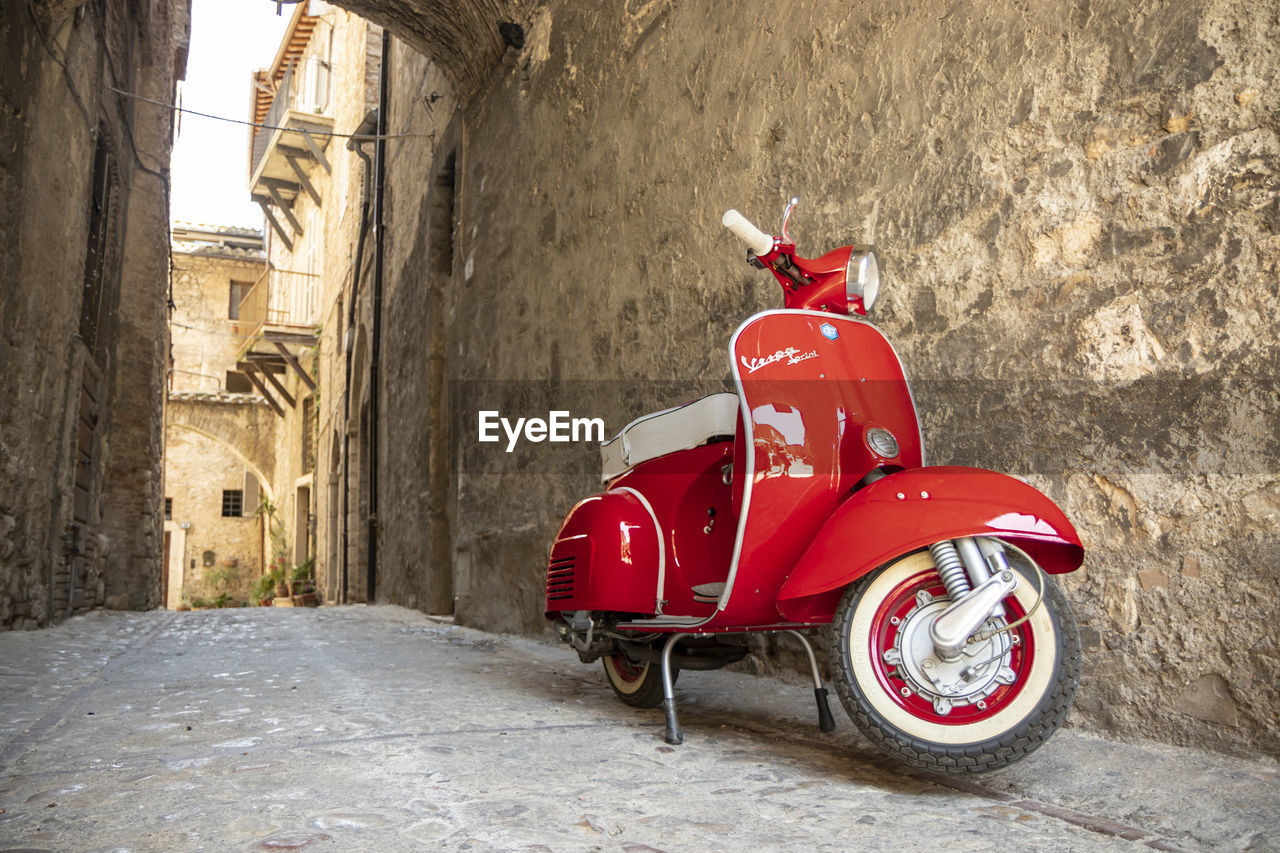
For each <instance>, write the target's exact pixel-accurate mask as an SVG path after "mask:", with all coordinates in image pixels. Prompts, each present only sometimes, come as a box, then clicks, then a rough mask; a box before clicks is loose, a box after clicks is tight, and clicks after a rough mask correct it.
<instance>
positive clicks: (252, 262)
mask: <svg viewBox="0 0 1280 853" xmlns="http://www.w3.org/2000/svg"><path fill="white" fill-rule="evenodd" d="M265 271H266V263H265V261H264V260H263V259H262V258H261V257H258V258H253V257H238V256H235V255H230V256H228V255H225V254H216V253H195V252H181V251H174V252H173V289H172V297H173V304H174V307H173V311H172V314H171V317H170V320H171V323H170V327H169V328H170V335H171V338H172V343H171V347H170V353H171V356H172V365H171V367H170V370H169V390H170V391H174V392H178V393H184V392H201V393H217V392H219V391H226V390H227V388H226V382H227V371H231V370H235V369H236V353H237V352H238V351H239V350H240V347H241V346H242V345H243V344H244V342H245V339H247V338H248V336H249V334H250V333H252V331H253V330H252V329H249V328H247V326H246V324H244V323H241V322H238V321H236V320H233V319H231V318H230V316H229V315H230V313H231V311H230V308H231V282H232V281H240V282H248V283H250V284H253V283H254V282H257V281H258V279H259V278H261V276H262V274H263V273H264V272H265Z"/></svg>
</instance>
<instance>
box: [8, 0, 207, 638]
mask: <svg viewBox="0 0 1280 853" xmlns="http://www.w3.org/2000/svg"><path fill="white" fill-rule="evenodd" d="M189 21H190V6H189V2H188V0H157V1H156V2H150V3H141V4H140V3H127V2H124V0H94V2H88V3H79V2H73V0H55V2H47V3H32V2H20V0H6V2H5V3H4V14H3V16H0V44H3V45H4V47H3V49H0V110H2V111H3V114H4V119H3V121H0V627H4V628H31V627H35V626H38V625H47V624H49V623H50V622H52V621H54V620H57V619H61V618H63V617H65V616H68V615H70V614H72V613H78V612H81V611H83V610H86V609H89V608H93V607H100V606H103V605H106V606H109V607H119V608H139V609H141V608H148V607H154V606H156V605H158V604H160V603H161V597H162V583H163V580H162V576H161V569H160V566H161V560H160V557H161V550H162V534H161V511H162V495H161V491H160V486H161V471H160V453H161V444H162V441H163V420H162V407H163V401H164V383H165V367H166V356H167V352H168V336H167V331H166V312H165V305H166V303H167V301H168V285H169V276H168V268H169V267H168V264H169V248H168V230H169V221H168V162H169V152H170V148H171V145H172V138H173V114H172V112H171V111H170V110H169V109H167V108H163V107H158V106H155V105H153V104H149V103H147V102H145V101H141V100H137V99H136V98H134V97H131V96H133V95H137V96H142V97H145V98H149V99H151V100H154V101H158V102H160V103H164V104H167V103H172V102H173V99H174V90H175V82H176V81H177V80H178V79H179V78H181V77H182V75H183V73H184V69H185V66H186V52H187V43H188V29H189Z"/></svg>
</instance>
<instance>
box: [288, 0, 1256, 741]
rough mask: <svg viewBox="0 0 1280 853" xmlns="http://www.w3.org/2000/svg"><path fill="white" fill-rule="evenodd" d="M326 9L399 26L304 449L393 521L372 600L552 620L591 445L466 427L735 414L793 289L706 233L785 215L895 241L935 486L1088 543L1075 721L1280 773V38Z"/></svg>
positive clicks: (890, 20) (839, 19)
mask: <svg viewBox="0 0 1280 853" xmlns="http://www.w3.org/2000/svg"><path fill="white" fill-rule="evenodd" d="M341 5H343V6H344V7H347V8H350V9H352V10H354V11H357V12H359V13H360V14H363V15H367V16H368V17H369V18H371V19H372V20H375V21H379V22H381V23H383V24H384V25H386V26H387V27H388V28H389V29H390V30H391V31H392V32H393V33H394V34H395V38H392V39H391V40H390V42H389V45H387V48H386V50H385V51H383V52H382V61H383V63H384V65H385V68H386V73H385V74H384V75H383V79H384V80H386V81H387V83H388V85H387V89H386V93H385V96H384V99H385V103H384V107H385V108H384V109H383V110H382V111H381V112H380V120H381V125H382V129H384V130H385V131H386V136H387V138H386V139H385V140H384V141H383V142H382V143H380V144H379V145H378V146H373V147H377V148H379V149H380V151H379V152H377V153H376V154H375V158H374V159H375V168H374V172H375V175H380V176H381V178H380V179H379V178H377V177H375V179H374V182H373V183H374V195H375V197H380V198H381V202H382V203H381V204H375V213H374V218H375V221H377V222H378V225H377V226H375V227H374V228H373V229H372V230H371V231H370V233H369V236H368V239H367V240H366V241H365V242H366V245H365V247H364V248H365V250H366V255H364V256H361V255H359V254H358V253H357V255H355V256H354V260H353V263H352V264H350V265H349V266H355V265H360V269H361V276H365V275H371V276H373V278H372V279H366V278H363V277H361V278H358V279H357V280H356V281H357V283H356V284H354V285H353V283H352V282H351V281H350V280H347V279H345V278H343V280H342V287H343V288H345V294H346V295H345V297H344V298H345V299H346V300H348V301H347V302H346V303H345V304H346V306H348V308H347V310H350V308H349V307H350V306H351V305H352V304H353V302H352V301H351V296H350V294H351V293H352V292H355V293H356V297H355V300H354V301H355V304H356V305H357V309H356V316H357V317H361V316H367V317H368V322H367V323H366V322H365V321H363V320H360V321H358V324H357V326H356V328H355V329H353V330H352V339H351V340H350V342H349V343H348V342H347V341H348V339H347V338H346V337H345V336H344V338H343V342H344V346H351V347H354V350H355V352H356V355H357V357H356V358H355V359H354V360H353V370H352V372H351V374H350V375H351V382H350V383H349V384H348V386H347V388H348V397H349V399H351V400H352V401H353V405H352V406H351V409H350V416H349V417H348V418H346V419H345V421H344V420H342V419H341V418H337V417H336V414H337V412H335V413H334V414H335V417H334V418H333V419H332V420H333V423H334V427H335V428H334V429H332V430H328V429H326V430H324V431H323V433H324V434H325V435H332V436H334V437H333V438H330V439H329V440H328V441H329V444H328V445H327V446H328V448H329V451H328V452H325V451H324V450H323V448H322V453H321V455H320V462H319V466H320V468H319V470H320V471H323V472H326V473H327V477H328V481H329V482H330V483H334V482H335V480H337V481H342V480H344V479H348V480H349V482H350V484H352V485H351V487H350V488H349V489H348V490H347V491H346V492H345V493H344V494H345V495H346V499H347V501H348V506H349V507H354V508H355V509H354V511H349V512H348V513H347V514H346V516H345V517H346V519H347V521H348V522H350V523H349V524H348V525H347V527H346V529H345V535H346V536H347V537H350V538H351V539H353V540H354V539H358V538H359V537H361V536H366V535H368V534H369V532H370V531H372V533H373V536H372V546H371V547H370V546H369V545H367V544H361V545H360V546H359V547H356V548H354V549H352V548H348V549H347V554H348V557H351V558H352V559H350V560H349V563H350V565H349V566H348V579H349V580H350V579H351V578H353V577H354V578H367V579H368V580H366V581H365V584H366V586H365V589H364V590H363V592H364V593H365V594H369V595H370V597H372V598H374V599H375V600H378V601H389V602H398V603H404V604H410V605H413V606H418V607H422V608H424V609H428V610H444V609H448V602H452V604H453V606H454V607H455V608H456V612H457V617H458V618H459V620H460V621H463V622H466V623H468V624H471V625H476V626H480V627H485V628H489V629H494V630H510V631H525V632H536V631H540V630H544V623H543V621H542V617H541V612H540V611H541V597H542V583H543V561H544V560H545V555H546V550H547V546H548V543H549V542H550V540H551V537H552V535H553V533H554V531H555V529H556V526H557V524H558V522H559V520H560V518H561V516H562V514H563V513H564V512H565V510H567V509H568V507H569V506H570V505H571V504H572V503H573V501H574V500H575V499H576V498H578V497H580V496H582V495H585V494H589V493H590V492H591V491H592V490H593V489H594V488H595V485H596V484H595V482H594V481H593V480H594V478H593V476H592V472H591V468H592V460H593V454H594V450H593V449H592V448H590V447H587V446H583V447H577V448H564V449H562V448H556V449H554V450H553V449H551V448H549V446H547V445H542V446H541V447H540V448H538V449H537V451H536V452H534V451H533V450H531V449H530V448H528V447H526V448H525V450H524V451H523V452H516V453H512V454H509V455H508V454H504V453H503V452H502V450H501V448H497V449H495V448H494V446H493V445H488V446H483V447H482V446H480V445H479V444H477V442H476V441H475V435H476V421H475V418H476V415H475V412H476V411H477V408H478V406H477V405H476V403H477V402H478V401H480V400H481V399H482V398H486V397H487V398H488V399H498V400H502V401H505V402H506V403H509V404H510V405H511V406H513V407H523V410H522V412H521V413H522V414H531V413H536V412H537V409H538V407H539V406H543V405H546V404H547V403H548V402H554V403H555V404H556V407H557V408H568V409H571V410H573V411H574V413H575V414H579V413H581V414H590V415H591V416H598V417H603V418H605V419H606V422H607V424H608V426H609V428H610V429H611V430H614V429H617V428H619V427H621V426H622V425H623V424H624V423H626V422H627V421H628V420H629V419H630V418H631V417H634V416H635V415H638V414H640V413H641V412H643V411H645V410H646V409H649V408H656V407H658V406H662V405H665V404H667V403H669V402H670V400H671V399H673V398H674V399H677V400H678V399H689V396H688V394H689V393H690V391H691V390H693V389H696V390H697V391H702V392H705V391H713V390H719V389H721V388H723V387H724V384H725V382H726V379H727V370H726V362H725V345H726V341H727V339H728V337H729V335H730V334H731V333H732V331H733V329H734V328H735V326H736V325H737V323H738V322H739V320H740V319H741V318H743V317H745V316H746V315H747V314H749V313H750V312H752V311H754V310H758V309H761V308H765V307H769V306H772V305H776V304H778V299H777V294H776V292H775V291H774V289H773V287H774V286H773V284H772V282H771V281H769V280H768V279H767V278H765V277H763V276H761V275H760V274H758V273H756V272H754V271H752V270H751V269H749V268H747V267H744V266H743V265H742V259H741V251H740V248H739V246H737V245H736V244H735V242H734V241H733V240H732V239H731V238H730V237H728V236H727V235H726V234H725V233H724V231H723V229H722V228H721V227H720V225H719V216H720V214H721V212H722V211H723V210H724V209H726V208H728V207H738V208H740V209H741V210H743V211H744V212H747V213H748V214H749V215H750V216H751V217H752V218H754V219H756V220H757V221H758V222H759V223H760V224H761V225H763V226H765V227H772V226H773V225H774V222H775V217H776V216H777V215H778V213H779V212H780V211H781V208H782V204H783V201H784V200H785V198H786V197H787V196H788V195H790V194H793V193H794V194H798V195H800V197H801V199H802V202H801V207H800V209H799V211H798V212H797V214H796V217H795V219H794V222H793V233H795V234H797V235H798V237H799V239H800V241H801V246H802V249H804V250H812V251H817V250H820V249H823V248H826V247H828V246H831V245H835V244H839V243H843V242H848V241H849V240H851V239H856V240H860V241H863V242H872V243H875V244H877V245H878V247H879V249H880V252H881V256H882V258H883V259H884V261H885V267H886V270H887V276H888V283H887V286H886V290H885V292H884V296H883V297H882V303H881V304H880V305H879V306H877V309H876V311H875V317H874V318H873V319H875V321H876V322H877V323H878V324H879V325H880V326H881V327H882V328H883V329H884V330H885V331H886V332H887V334H888V335H889V336H890V338H891V339H892V340H894V341H895V343H896V345H897V347H898V349H899V352H900V353H901V355H902V357H903V360H904V362H905V363H906V365H907V368H908V371H909V372H910V374H911V375H912V377H913V379H914V380H915V388H916V392H917V398H918V402H919V404H920V409H921V412H922V415H923V417H924V420H925V434H926V439H927V442H928V446H929V450H930V460H931V461H932V462H933V463H935V464H944V463H957V464H968V465H977V466H983V467H991V468H996V469H1000V470H1005V471H1010V472H1012V473H1015V474H1019V475H1022V476H1024V477H1026V478H1028V479H1029V480H1031V481H1032V482H1033V483H1035V484H1036V485H1037V486H1039V487H1040V488H1042V489H1044V490H1045V491H1046V492H1048V494H1049V495H1051V496H1052V497H1053V498H1054V499H1056V500H1057V501H1058V502H1060V503H1061V504H1062V505H1063V506H1064V507H1065V509H1066V510H1067V512H1068V514H1069V515H1070V516H1071V517H1072V518H1073V519H1074V520H1075V522H1076V524H1077V526H1078V528H1079V529H1080V531H1081V533H1082V535H1083V537H1084V539H1085V543H1086V546H1087V547H1088V557H1087V561H1086V564H1085V567H1084V569H1083V571H1081V572H1079V573H1077V574H1075V575H1073V576H1071V577H1067V578H1064V579H1063V581H1062V585H1063V586H1064V588H1065V589H1066V592H1067V594H1068V597H1069V598H1070V600H1071V601H1072V603H1073V605H1074V606H1075V608H1076V610H1077V613H1078V616H1079V618H1080V621H1081V623H1082V625H1083V627H1084V635H1085V644H1086V650H1085V656H1086V664H1085V675H1084V684H1083V686H1082V688H1081V691H1080V698H1079V700H1078V702H1077V705H1076V711H1075V717H1074V719H1075V721H1076V723H1077V724H1079V725H1084V726H1091V727H1097V728H1100V729H1105V730H1108V731H1111V732H1113V733H1118V734H1122V735H1142V736H1149V737H1159V738H1165V739H1167V740H1170V741H1173V742H1180V743H1188V742H1194V743H1199V744H1204V745H1217V746H1219V747H1221V748H1225V749H1236V750H1249V749H1261V750H1263V751H1266V752H1269V753H1272V754H1275V753H1277V752H1280V718H1278V717H1277V711H1276V708H1278V707H1280V693H1278V692H1277V691H1278V690H1280V680H1278V679H1277V674H1278V673H1280V646H1278V644H1280V635H1278V634H1277V630H1278V629H1277V625H1280V603H1278V602H1280V578H1278V577H1277V574H1276V572H1275V569H1274V566H1275V561H1276V558H1277V555H1278V554H1280V550H1278V549H1280V509H1278V508H1280V472H1278V471H1277V470H1276V465H1275V460H1276V459H1277V458H1280V434H1277V433H1276V431H1275V424H1276V423H1277V422H1280V400H1278V399H1277V389H1276V385H1275V367H1276V365H1277V364H1280V344H1277V340H1280V336H1278V335H1277V334H1276V330H1277V325H1278V322H1277V321H1278V320H1280V317H1278V316H1277V311H1278V309H1277V307H1276V305H1277V301H1276V297H1277V295H1280V294H1277V291H1276V281H1277V278H1278V277H1280V237H1277V231H1278V230H1280V224H1278V223H1280V219H1278V218H1277V217H1278V216H1280V213H1278V211H1280V207H1278V205H1280V202H1278V201H1277V196H1278V194H1280V138H1278V137H1277V130H1276V128H1277V126H1280V123H1278V122H1277V117H1278V116H1280V103H1278V102H1277V95H1276V91H1275V87H1274V86H1273V85H1272V84H1273V81H1274V80H1275V79H1276V77H1277V73H1278V72H1280V58H1278V56H1277V54H1276V53H1275V51H1274V50H1273V49H1272V48H1271V45H1273V44H1275V43H1276V42H1277V40H1278V37H1280V31H1278V30H1277V28H1278V27H1280V21H1277V19H1276V18H1275V16H1274V15H1266V14H1257V13H1256V12H1257V10H1256V8H1255V7H1254V6H1252V5H1251V4H1248V3H1244V2H1238V0H1223V1H1222V2H1216V1H1215V2H1207V1H1206V2H1200V0H1196V2H1190V3H1173V2H1153V3H1146V4H1140V5H1138V6H1134V5H1133V4H1128V3H1118V2H1103V3H1098V2H1093V3H1078V4H1074V5H1072V6H1070V8H1069V9H1068V10H1067V11H1066V12H1065V13H1062V12H1061V11H1060V10H1059V9H1058V8H1057V7H1052V8H1051V7H1044V9H1039V8H1034V9H1033V8H1029V7H1027V6H1026V5H1025V4H1017V3H997V4H996V5H995V6H992V5H991V4H982V5H978V4H973V3H970V2H965V0H948V2H944V3H940V4H932V5H928V6H926V7H922V6H920V5H919V4H910V3H890V4H887V5H886V4H878V5H875V6H857V5H854V6H850V5H849V4H845V3H832V2H810V3H805V4H803V9H804V14H791V13H788V14H786V15H776V14H774V10H773V7H765V6H760V7H750V6H743V5H742V4H723V3H715V2H710V0H701V1H700V2H693V3H679V4H675V3H670V2H665V0H652V2H644V3H634V4H627V5H626V8H625V9H624V8H622V7H616V8H615V7H611V8H609V9H603V8H601V7H598V6H595V5H590V4H586V5H584V4H575V3H569V2H548V3H539V4H533V5H530V4H523V3H515V2H489V0H484V1H483V2H482V0H468V2H461V3H451V4H447V5H446V4H440V3H436V2H432V0H412V2H408V3H394V4H393V3H388V2H385V0H342V3H341ZM793 11H794V10H793ZM502 20H505V21H507V22H509V23H515V24H519V25H520V29H519V31H518V32H517V31H514V30H512V29H511V28H510V27H508V28H507V35H506V36H505V37H504V36H503V35H502V34H501V33H500V31H499V29H498V27H497V23H498V22H499V21H502ZM351 127H352V125H351V124H348V125H346V128H348V129H349V128H351ZM334 147H335V146H334V145H332V144H331V146H330V149H329V150H333V148H334ZM379 153H380V154H381V156H377V154H379ZM378 164H380V165H378ZM379 186H381V191H380V192H379V190H378V187H379ZM350 197H351V198H352V199H354V198H355V197H356V196H355V194H354V193H353V194H352V195H351V196H350ZM308 203H309V202H308V201H307V198H306V197H305V195H304V196H303V197H302V199H301V201H300V204H301V205H306V204H308ZM325 210H326V211H327V212H328V214H329V215H330V216H332V215H334V214H333V212H332V208H330V207H329V206H328V203H327V202H326V207H325ZM350 215H351V214H350V213H348V216H350ZM300 221H302V222H303V224H304V225H305V220H302V219H301V218H300ZM347 233H348V235H349V234H350V233H351V232H347ZM357 242H358V241H357ZM344 245H350V237H348V238H347V240H346V241H344ZM347 257H348V258H351V257H352V256H347ZM375 270H377V271H380V272H375ZM326 274H328V273H326ZM369 298H372V300H373V302H372V306H371V308H372V311H371V313H369V314H366V313H365V312H366V307H365V301H364V300H366V299H369ZM339 313H342V312H339ZM334 325H336V324H332V323H327V324H326V329H328V328H330V327H331V326H334ZM344 331H345V330H344ZM324 349H325V344H324V342H323V341H322V342H321V350H322V356H321V358H322V360H323V359H324V358H325V356H324V355H323V352H324ZM335 355H336V353H335ZM366 363H367V364H368V369H367V370H366V369H365V368H364V367H363V365H364V364H366ZM329 387H333V386H329ZM335 391H336V389H335ZM339 396H340V394H339V393H331V394H329V395H328V397H329V398H337V397H339ZM366 400H367V401H368V402H367V403H366V402H365V401H366ZM488 407H489V408H492V407H493V406H488ZM339 445H343V446H345V447H346V448H347V450H348V452H347V453H343V452H340V451H338V448H339ZM490 451H492V452H490ZM319 479H320V480H322V481H323V480H324V479H325V478H324V476H321V477H320V478H319ZM355 484H359V485H358V486H357V485H355ZM366 485H367V487H366ZM341 515H342V514H341V513H338V515H335V516H330V515H329V514H328V513H326V512H324V511H321V512H319V514H318V526H319V527H320V528H321V530H323V528H324V527H325V525H326V524H329V525H330V527H332V524H331V522H332V519H333V518H338V517H340V516H341ZM321 539H322V540H323V539H325V536H324V534H323V533H321ZM358 559H365V560H366V563H365V564H364V565H357V561H358ZM353 567H354V569H355V571H354V572H352V571H351V569H352V568H353ZM1246 626H1247V628H1246Z"/></svg>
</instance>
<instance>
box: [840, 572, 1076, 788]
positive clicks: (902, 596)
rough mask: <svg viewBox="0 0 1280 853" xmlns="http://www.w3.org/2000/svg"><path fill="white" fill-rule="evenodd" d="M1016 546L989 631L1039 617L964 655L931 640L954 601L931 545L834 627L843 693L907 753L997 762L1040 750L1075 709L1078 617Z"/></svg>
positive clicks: (905, 758)
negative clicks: (950, 657)
mask: <svg viewBox="0 0 1280 853" xmlns="http://www.w3.org/2000/svg"><path fill="white" fill-rule="evenodd" d="M1007 554H1008V556H1009V561H1010V568H1011V569H1012V570H1013V571H1014V572H1015V573H1016V574H1017V575H1018V588H1017V589H1016V590H1015V591H1014V592H1013V594H1012V595H1010V596H1009V597H1007V598H1006V599H1005V600H1004V604H1003V606H1004V613H1003V617H1002V618H993V619H992V620H990V621H989V622H988V623H987V627H988V628H991V629H996V628H1001V627H1005V626H1007V625H1009V624H1012V623H1015V622H1016V621H1017V620H1019V619H1021V618H1022V617H1023V616H1025V615H1026V614H1027V613H1028V612H1031V617H1030V618H1029V619H1028V620H1027V621H1025V622H1023V623H1022V624H1021V625H1017V626H1015V627H1013V628H1012V629H1011V630H1006V631H1003V632H1000V633H993V634H991V636H988V637H986V639H982V640H979V641H977V642H973V643H970V644H969V645H967V646H966V647H965V649H964V650H963V651H962V653H961V655H960V658H959V660H956V661H946V660H943V659H942V658H940V657H939V656H938V655H937V654H936V653H935V651H934V648H933V643H932V641H931V640H930V639H929V625H930V624H931V623H932V622H933V620H934V619H935V618H936V617H937V615H938V614H939V613H941V612H942V611H943V610H945V609H946V607H947V605H948V604H950V601H951V600H950V598H949V597H948V595H947V592H946V589H945V587H943V585H942V579H941V578H940V577H939V575H938V570H937V568H936V567H935V565H934V562H933V558H932V557H931V556H930V555H929V552H927V551H922V552H918V553H915V554H910V555H908V556H906V557H903V558H901V559H899V560H897V561H895V562H893V563H891V564H889V565H888V566H886V567H885V568H883V569H881V570H879V571H878V572H876V573H874V574H872V575H870V576H868V577H867V578H866V579H864V580H863V581H862V582H860V583H858V584H856V585H854V586H852V587H850V588H849V590H848V591H847V592H845V594H844V597H843V598H842V599H841V601H840V606H839V607H838V608H837V610H836V616H835V621H834V622H833V623H832V631H833V636H832V640H833V642H832V649H833V650H834V651H836V652H837V653H836V654H835V655H834V660H833V661H832V663H833V664H834V665H835V670H836V672H835V684H836V689H837V692H838V693H839V694H840V701H841V703H843V705H844V707H845V710H846V711H848V713H849V716H850V717H851V718H852V719H853V722H854V724H855V725H857V726H858V728H859V729H861V730H862V732H863V734H865V735H866V736H867V737H868V738H870V739H871V740H872V742H874V743H875V744H876V745H877V746H878V747H880V748H881V749H883V750H884V751H885V752H888V753H889V754H890V755H892V756H893V757H894V758H897V759H898V760H899V761H902V762H904V763H906V764H909V765H911V766H913V767H919V768H922V769H925V770H933V771H937V772H943V773H981V772H985V771H988V770H996V769H998V768H1001V767H1005V766H1007V765H1009V764H1012V763H1013V762H1015V761H1018V760H1019V759H1021V758H1023V757H1025V756H1026V755H1028V754H1030V753H1031V752H1033V751H1034V750H1035V749H1036V748H1037V747H1039V746H1040V745H1041V744H1042V743H1044V741H1045V740H1046V739H1047V738H1048V737H1049V735H1050V734H1052V733H1053V732H1054V731H1055V730H1056V729H1057V728H1058V726H1059V725H1061V723H1062V721H1063V719H1064V718H1065V717H1066V715H1067V711H1068V710H1069V709H1070V707H1071V702H1072V699H1074V697H1075V692H1076V686H1077V684H1078V683H1079V681H1080V633H1079V629H1078V628H1077V627H1076V621H1075V617H1074V615H1072V613H1071V607H1070V605H1068V604H1067V600H1066V598H1065V597H1064V596H1063V595H1062V593H1061V591H1059V590H1058V588H1057V586H1056V585H1055V584H1054V583H1053V581H1052V579H1051V578H1049V577H1048V576H1047V575H1043V574H1042V573H1041V572H1040V571H1039V570H1038V569H1037V567H1035V566H1034V564H1032V563H1031V561H1030V558H1028V557H1025V556H1024V555H1023V554H1022V553H1021V552H1018V551H1017V550H1016V549H1014V548H1011V547H1010V548H1007ZM1037 576H1039V577H1037ZM1041 582H1043V583H1044V597H1043V600H1042V601H1041V602H1040V605H1039V607H1036V609H1035V610H1034V611H1033V612H1032V611H1031V608H1032V606H1033V605H1035V601H1036V597H1037V594H1038V589H1039V584H1040V583H1041ZM999 615H1000V614H999V611H997V616H999ZM984 633H988V632H986V631H981V630H980V631H979V632H978V636H981V635H983V634H984Z"/></svg>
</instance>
